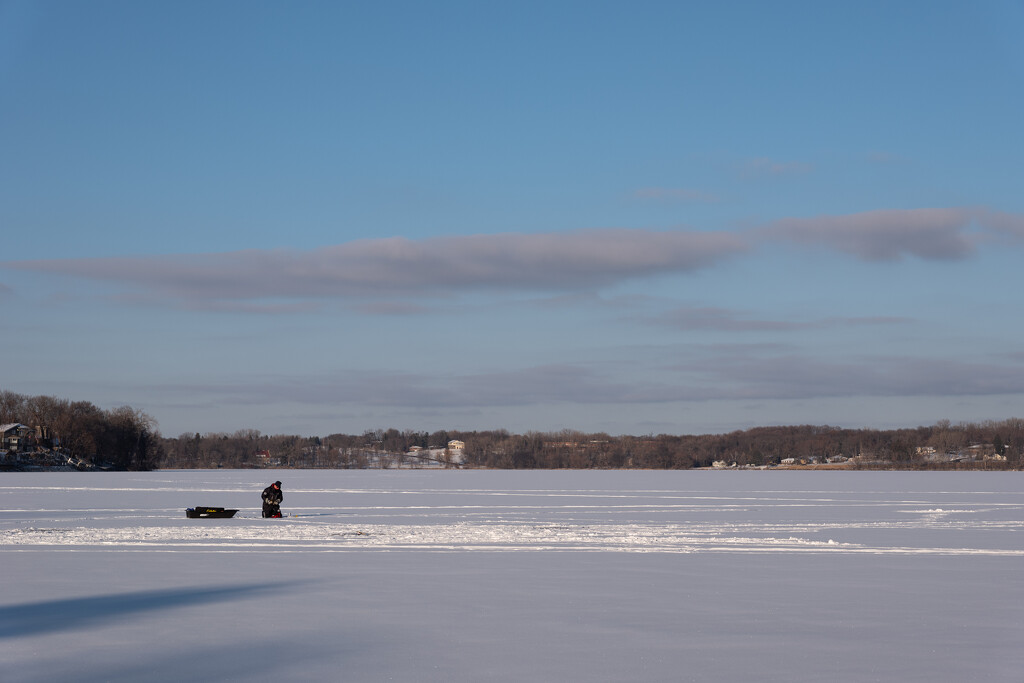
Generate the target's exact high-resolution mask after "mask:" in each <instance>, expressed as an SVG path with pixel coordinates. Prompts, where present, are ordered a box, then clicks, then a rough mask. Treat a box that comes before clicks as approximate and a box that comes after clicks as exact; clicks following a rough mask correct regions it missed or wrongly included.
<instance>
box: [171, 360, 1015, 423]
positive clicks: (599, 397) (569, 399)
mask: <svg viewBox="0 0 1024 683" xmlns="http://www.w3.org/2000/svg"><path fill="white" fill-rule="evenodd" d="M771 348H775V349H776V350H777V348H778V347H769V346H767V345H761V346H760V347H759V349H760V350H761V351H767V350H770V349H771ZM733 350H734V351H735V347H733ZM638 370H642V368H638ZM648 370H650V368H648ZM657 374H658V375H660V378H659V377H652V376H646V377H644V376H641V375H638V374H635V373H630V374H629V375H628V376H627V377H620V376H618V375H616V374H614V373H609V372H608V370H607V368H604V367H596V366H593V365H587V364H580V363H552V364H548V365H540V366H533V367H523V368H513V369H507V370H495V371H491V372H486V371H484V372H476V373H464V374H451V373H430V372H418V373H410V372H403V373H396V372H389V371H386V370H374V371H369V370H367V371H353V372H346V373H336V374H333V375H330V376H324V375H322V374H321V375H317V376H315V377H314V376H307V377H295V376H290V377H287V378H272V377H269V378H268V377H266V376H265V375H263V374H261V375H259V376H257V378H256V379H255V380H254V381H250V380H248V379H247V380H246V381H244V382H238V383H211V384H202V385H194V384H193V385H182V386H177V387H175V386H163V387H153V388H152V389H153V390H154V391H158V392H159V393H161V394H163V395H165V396H168V395H175V394H179V393H180V394H182V395H194V394H196V393H198V394H201V395H207V396H219V397H222V398H223V401H224V403H230V404H239V405H242V404H247V405H262V404H273V403H277V402H280V401H287V402H294V403H298V404H303V405H316V406H319V407H320V408H323V407H325V406H335V407H338V408H341V407H344V406H362V407H367V406H371V407H377V408H389V409H415V410H418V409H421V408H423V407H424V406H429V407H430V409H431V410H436V409H439V408H440V409H467V408H501V407H514V406H543V405H552V404H558V403H573V404H583V405H597V404H633V405H636V404H664V403H676V402H688V401H706V400H750V399H757V400H773V399H815V398H844V397H897V396H988V395H1014V394H1021V393H1024V365H1020V364H1016V365H1009V366H1008V365H1007V364H1006V363H1005V362H1000V363H982V362H964V361H957V360H940V359H921V358H914V357H896V356H888V357H883V356H875V357H863V358H855V359H850V360H844V361H824V360H821V359H816V358H812V357H807V356H802V355H797V354H792V355H777V354H774V353H751V350H750V349H748V350H747V351H744V352H737V353H725V354H716V353H715V352H714V351H708V352H706V353H704V354H699V357H695V358H693V359H692V360H691V361H689V362H688V363H686V364H683V365H678V366H676V367H674V368H663V369H662V370H661V371H660V372H658V373H657Z"/></svg>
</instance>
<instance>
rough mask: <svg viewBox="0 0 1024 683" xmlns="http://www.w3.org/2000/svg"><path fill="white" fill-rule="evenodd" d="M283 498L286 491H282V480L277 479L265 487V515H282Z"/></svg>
mask: <svg viewBox="0 0 1024 683" xmlns="http://www.w3.org/2000/svg"><path fill="white" fill-rule="evenodd" d="M283 500H284V493H282V492H281V482H279V481H275V482H274V483H273V484H271V485H270V486H268V487H267V488H265V489H263V516H264V517H280V516H281V501H283Z"/></svg>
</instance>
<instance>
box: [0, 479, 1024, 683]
mask: <svg viewBox="0 0 1024 683" xmlns="http://www.w3.org/2000/svg"><path fill="white" fill-rule="evenodd" d="M275 479H281V480H282V481H283V482H284V487H283V488H284V492H285V501H284V506H283V508H284V511H285V513H286V514H287V515H288V516H287V517H286V518H284V519H280V520H264V519H261V518H260V515H259V492H260V491H261V490H262V488H263V487H264V486H266V485H267V483H269V482H271V481H274V480H275ZM1022 484H1024V477H1022V475H1021V474H1020V473H1013V472H1010V473H896V472H842V473H827V472H700V471H689V472H649V471H644V472H634V471H630V472H598V471H556V472H551V471H528V472H507V471H383V472H381V471H334V470H330V471H326V470H302V471H274V472H268V471H223V470H221V471H161V472H151V473H141V474H139V473H103V474H101V473H12V474H4V475H2V478H0V567H2V569H3V575H4V578H3V582H4V583H3V585H4V590H3V592H2V593H0V663H2V671H3V673H2V674H0V679H2V680H5V681H7V680H11V681H30V682H34V681H39V682H42V681H53V680H75V681H138V680H147V681H165V680H166V681H171V680H174V681H180V680H200V679H202V680H210V681H214V680H216V681H236V680H237V681H242V680H245V681H253V680H257V681H259V680H274V681H280V680H317V681H319V680H323V681H336V680H348V681H389V680H395V681H437V682H441V681H467V682H468V681H473V682H476V681H510V682H511V681H517V682H519V681H748V680H749V681H752V680H757V681H787V682H789V681H808V682H810V681H815V682H819V681H826V680H827V681H851V682H852V681H858V682H859V681H928V682H929V683H935V682H936V681H939V682H942V681H949V682H951V683H952V682H957V683H959V682H960V681H968V680H970V681H973V680H985V681H1008V682H1009V681H1014V682H1019V681H1020V680H1022V679H1021V671H1024V655H1022V654H1021V649H1020V647H1019V644H1020V642H1021V640H1022V638H1024V581H1022V580H1021V575H1022V570H1024V533H1022V532H1024V487H1022ZM198 505H216V506H224V507H230V508H239V509H240V512H239V514H238V515H237V516H236V517H235V518H232V519H202V520H190V519H186V518H185V514H184V509H185V508H186V507H193V506H198Z"/></svg>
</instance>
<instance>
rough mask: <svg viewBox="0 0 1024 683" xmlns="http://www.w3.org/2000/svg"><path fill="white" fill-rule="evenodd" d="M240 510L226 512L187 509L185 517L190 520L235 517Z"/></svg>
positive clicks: (217, 509) (197, 508) (208, 509)
mask: <svg viewBox="0 0 1024 683" xmlns="http://www.w3.org/2000/svg"><path fill="white" fill-rule="evenodd" d="M236 512H238V510H225V509H224V508H210V507H199V506H197V507H194V508H186V509H185V516H186V517H188V518H189V519H205V518H207V517H221V518H223V517H234V516H235V513H236Z"/></svg>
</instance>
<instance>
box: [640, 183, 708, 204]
mask: <svg viewBox="0 0 1024 683" xmlns="http://www.w3.org/2000/svg"><path fill="white" fill-rule="evenodd" d="M633 197H634V198H636V199H647V200H660V201H674V202H692V203H715V202H718V201H720V198H719V197H718V195H716V194H712V193H710V192H705V191H703V190H696V189H693V188H688V187H643V188H640V189H639V190H636V191H635V192H633Z"/></svg>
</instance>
